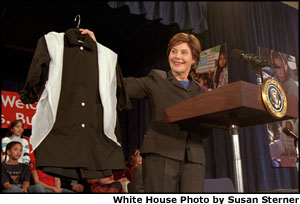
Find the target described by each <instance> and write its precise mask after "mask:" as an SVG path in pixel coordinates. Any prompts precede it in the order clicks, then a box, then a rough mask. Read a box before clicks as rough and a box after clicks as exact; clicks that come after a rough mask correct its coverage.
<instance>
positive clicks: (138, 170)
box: [128, 149, 144, 193]
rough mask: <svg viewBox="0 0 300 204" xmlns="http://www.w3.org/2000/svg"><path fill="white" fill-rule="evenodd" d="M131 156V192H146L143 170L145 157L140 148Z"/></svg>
mask: <svg viewBox="0 0 300 204" xmlns="http://www.w3.org/2000/svg"><path fill="white" fill-rule="evenodd" d="M130 158H131V161H130V162H131V163H132V167H131V168H130V177H131V181H130V183H129V184H128V192H129V193H142V192H144V184H143V171H142V161H143V158H142V157H141V155H140V150H138V149H137V150H135V152H134V153H133V157H130Z"/></svg>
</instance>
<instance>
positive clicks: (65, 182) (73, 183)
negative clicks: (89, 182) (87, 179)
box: [61, 178, 86, 193]
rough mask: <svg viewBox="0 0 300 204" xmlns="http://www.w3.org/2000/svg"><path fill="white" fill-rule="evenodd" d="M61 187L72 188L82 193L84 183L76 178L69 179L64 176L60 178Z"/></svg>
mask: <svg viewBox="0 0 300 204" xmlns="http://www.w3.org/2000/svg"><path fill="white" fill-rule="evenodd" d="M61 187H62V188H65V189H68V190H72V191H74V192H76V193H82V192H84V190H85V189H86V188H85V187H84V184H81V183H79V182H78V181H77V180H70V179H66V178H61Z"/></svg>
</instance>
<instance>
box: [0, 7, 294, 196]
mask: <svg viewBox="0 0 300 204" xmlns="http://www.w3.org/2000/svg"><path fill="white" fill-rule="evenodd" d="M184 8H188V7H184ZM202 8H205V11H206V12H207V14H205V15H206V19H207V20H206V23H207V27H208V29H207V30H205V29H204V30H205V31H202V32H201V33H200V34H198V33H197V30H190V29H187V30H188V32H195V33H196V36H197V37H198V38H199V39H200V42H201V45H202V49H203V50H204V49H207V48H210V47H213V46H216V45H218V44H222V43H227V51H228V53H230V52H231V50H232V49H241V50H244V51H245V52H246V53H255V54H258V46H261V47H266V48H269V49H274V50H278V51H280V52H283V53H287V54H290V55H293V56H295V57H296V62H297V67H298V62H299V61H298V60H299V58H298V51H299V50H298V41H299V38H298V35H299V32H298V29H299V25H298V10H296V9H294V8H291V7H289V6H287V5H285V4H283V3H281V2H207V4H206V7H205V5H202ZM82 10H83V9H82ZM146 10H147V11H148V9H146ZM129 11H130V9H128V12H129ZM154 11H155V10H154ZM122 12H123V13H124V10H122ZM148 15H150V14H148ZM169 15H174V13H170V14H169ZM150 16H151V15H150ZM153 16H154V15H153ZM172 19H176V17H175V16H173V17H172ZM111 20H113V19H111ZM147 25H148V24H147V23H146V24H144V25H143V26H140V27H138V29H136V30H135V34H134V36H133V37H134V40H133V41H126V42H128V44H130V48H126V49H131V47H132V48H133V50H132V51H131V50H123V49H125V48H122V47H117V44H118V43H119V42H120V41H119V39H114V38H113V37H114V36H117V35H110V36H112V37H110V38H109V40H111V42H107V45H108V47H111V48H112V49H113V50H115V51H116V52H117V53H118V54H119V60H120V65H121V68H122V71H123V74H124V76H145V75H146V74H147V73H149V72H150V70H151V69H153V68H160V69H164V70H167V69H168V67H167V64H168V63H167V57H166V54H165V52H166V51H165V50H166V46H167V42H168V40H169V39H170V37H171V36H172V35H174V34H175V33H177V32H179V31H180V30H182V29H181V28H180V25H178V24H173V25H170V26H161V25H158V24H155V26H156V27H157V28H158V30H156V33H151V30H147V29H144V28H147ZM95 26H97V25H95ZM101 26H102V25H99V26H98V27H101ZM200 27H201V26H199V28H200ZM204 27H205V25H202V28H204ZM37 29H38V28H37ZM143 29H144V31H143ZM107 32H108V31H107ZM97 33H100V32H99V31H98V32H97V31H96V32H95V34H96V37H97V39H100V38H99V37H98V36H97ZM102 33H103V35H104V34H105V31H102ZM149 33H150V34H149ZM144 35H149V36H147V37H143V36H144ZM104 36H105V35H104ZM144 38H147V41H145V39H144ZM126 40H127V39H126ZM110 45H112V46H110ZM152 47H153V48H152ZM145 48H147V49H145ZM139 49H140V50H139ZM143 52H144V53H143ZM149 53H151V54H149ZM28 55H30V57H29V58H30V59H29V60H24V61H26V63H23V64H21V63H20V66H25V67H26V68H27V69H28V68H29V65H30V61H31V59H32V54H31V53H29V54H28ZM133 55H135V59H134V60H133V59H132V56H133ZM229 55H230V54H229ZM4 59H5V58H4ZM17 59H19V60H20V58H18V57H17ZM26 59H27V57H26ZM20 61H21V60H20ZM22 62H23V61H22ZM127 62H128V67H126V66H124V64H125V65H126V63H127ZM228 64H229V82H234V81H239V80H244V81H248V82H251V83H255V81H256V79H255V76H254V74H252V72H251V67H250V66H248V65H246V64H244V63H241V62H238V61H234V60H231V58H230V56H228ZM129 67H130V68H131V70H130V71H127V68H129ZM11 71H12V72H13V69H11ZM136 73H137V74H136ZM14 74H17V73H12V74H11V75H10V76H15V77H16V78H14V77H8V78H4V79H5V80H1V85H2V90H8V91H19V90H20V89H21V88H22V87H23V84H24V78H25V77H26V76H17V75H14ZM1 78H2V77H1ZM2 79H3V78H2ZM216 103H217V101H216ZM132 104H133V109H132V110H131V111H124V112H120V113H119V119H120V123H121V128H122V134H123V147H124V152H125V153H126V154H128V153H130V152H131V151H133V149H134V148H139V147H140V145H141V144H142V140H143V136H144V134H145V132H146V130H147V127H148V123H149V119H150V116H151V112H150V109H149V102H148V101H147V100H132ZM2 132H3V130H1V136H3V134H2ZM239 135H240V148H241V156H242V164H243V176H244V184H245V192H257V191H263V190H270V189H291V188H293V189H295V188H299V184H298V174H297V171H296V169H295V168H280V169H279V168H272V165H271V158H270V153H269V147H268V137H267V131H266V126H265V125H260V126H254V127H247V128H242V129H240V130H239ZM204 143H205V150H206V157H207V166H206V178H222V177H229V178H231V179H232V180H233V168H232V155H231V147H230V141H229V134H228V131H227V130H220V129H215V130H214V134H213V136H212V137H210V138H207V139H206V140H205V142H204Z"/></svg>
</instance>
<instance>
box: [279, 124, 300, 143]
mask: <svg viewBox="0 0 300 204" xmlns="http://www.w3.org/2000/svg"><path fill="white" fill-rule="evenodd" d="M282 131H283V132H284V133H285V134H286V135H288V136H291V137H293V138H294V139H296V140H299V137H298V136H297V135H296V134H295V133H294V132H293V131H291V130H290V129H288V128H287V127H285V128H283V129H282Z"/></svg>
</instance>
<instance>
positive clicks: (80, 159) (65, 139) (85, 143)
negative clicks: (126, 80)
mask: <svg viewBox="0 0 300 204" xmlns="http://www.w3.org/2000/svg"><path fill="white" fill-rule="evenodd" d="M79 38H80V32H79V31H78V29H69V30H67V31H66V33H65V35H64V52H63V71H62V83H61V93H60V98H59V103H58V108H57V115H56V119H55V123H54V125H53V128H52V129H51V131H50V133H49V134H48V135H47V137H46V138H45V139H44V140H43V141H42V143H41V144H40V145H39V146H38V147H37V149H36V150H35V151H36V152H35V153H36V160H37V162H36V164H37V168H39V169H42V170H43V171H45V172H46V173H48V174H51V175H54V176H65V177H70V178H75V179H79V178H103V177H107V176H110V175H111V174H112V173H111V170H112V169H124V168H125V164H124V156H123V151H122V147H120V146H118V145H117V144H116V143H115V142H113V141H111V140H110V139H109V138H107V136H105V134H104V131H103V106H102V103H101V98H100V94H99V77H98V76H99V74H98V70H99V69H98V53H97V45H96V43H95V42H94V41H93V40H92V39H91V38H90V37H89V36H88V35H84V37H83V39H82V41H83V43H80V42H78V39H79ZM50 60H51V59H50V56H49V53H48V50H47V44H46V40H45V37H42V38H40V39H39V41H38V45H37V48H36V50H35V53H34V57H33V60H32V64H31V67H30V70H29V73H28V76H27V80H26V83H25V87H24V89H23V90H21V91H20V96H21V100H22V102H23V103H34V102H36V101H37V96H38V95H39V94H41V93H42V91H43V89H44V86H45V83H46V81H47V79H48V72H49V63H50ZM100 74H101V73H100ZM116 75H117V76H116V77H117V83H118V90H117V99H118V108H119V110H121V109H124V108H128V107H130V102H129V100H128V98H126V97H125V93H124V89H123V85H122V84H123V81H122V76H121V71H120V68H119V66H118V64H117V65H116ZM39 90H40V91H39ZM115 132H116V136H117V138H118V142H119V143H121V139H120V128H119V124H118V122H117V125H116V131H115Z"/></svg>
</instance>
